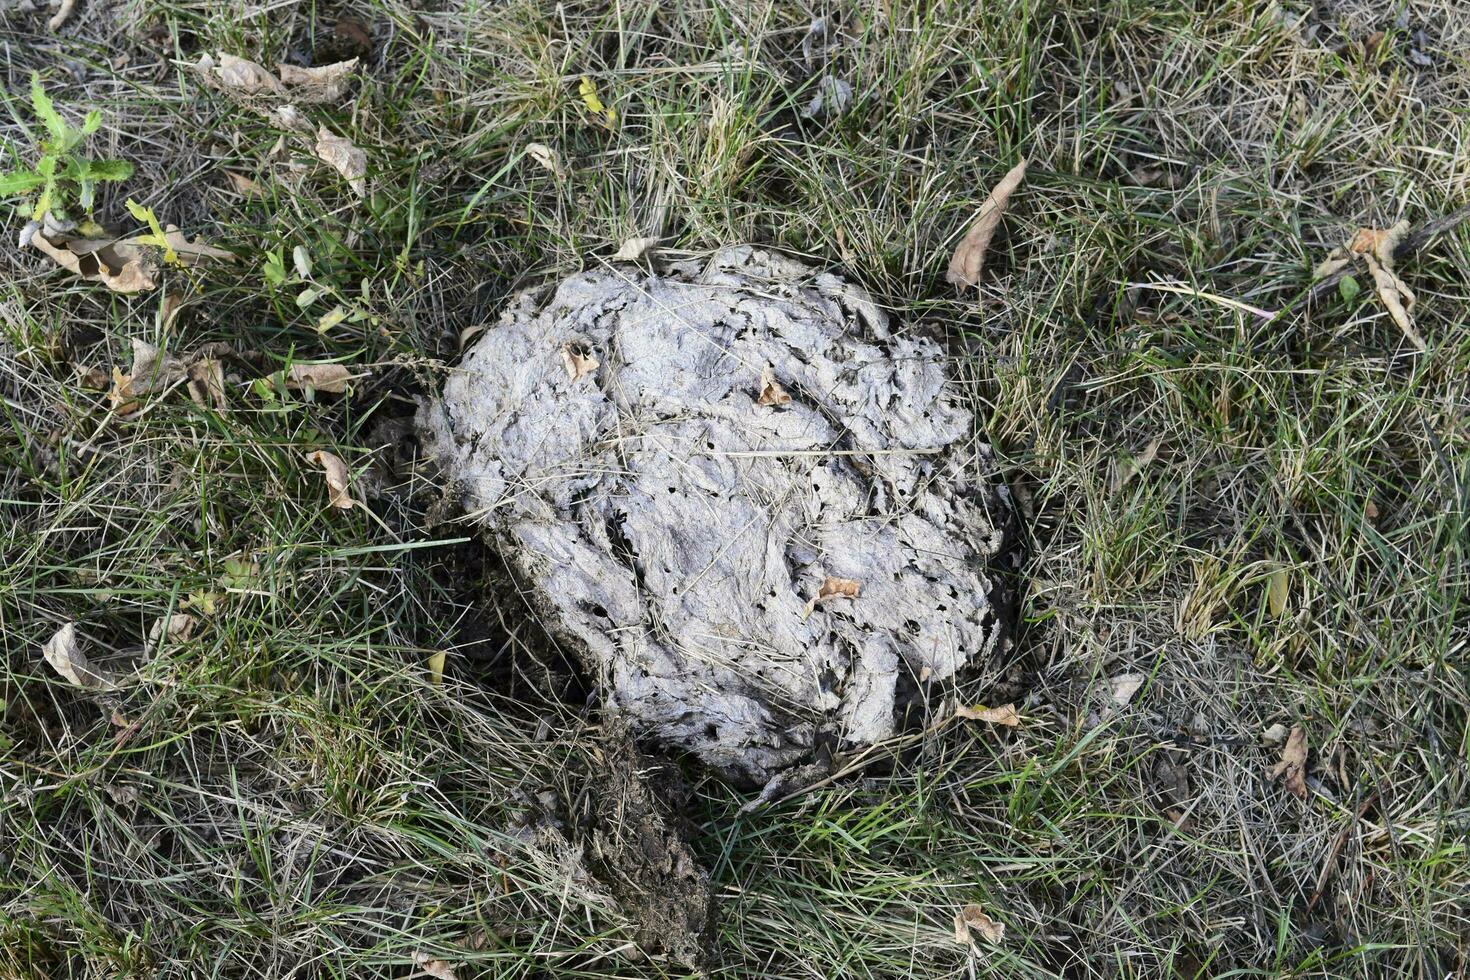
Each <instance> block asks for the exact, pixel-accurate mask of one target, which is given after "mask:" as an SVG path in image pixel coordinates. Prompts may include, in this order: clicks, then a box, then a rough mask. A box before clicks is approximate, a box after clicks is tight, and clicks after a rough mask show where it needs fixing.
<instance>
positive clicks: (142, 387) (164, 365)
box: [128, 337, 187, 395]
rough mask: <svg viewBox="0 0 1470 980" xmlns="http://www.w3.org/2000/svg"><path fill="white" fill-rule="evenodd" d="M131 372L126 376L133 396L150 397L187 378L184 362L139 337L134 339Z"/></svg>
mask: <svg viewBox="0 0 1470 980" xmlns="http://www.w3.org/2000/svg"><path fill="white" fill-rule="evenodd" d="M132 344H133V370H132V373H131V374H129V375H128V378H129V381H130V383H131V388H132V392H133V394H136V395H151V394H153V393H154V392H158V391H164V390H166V389H168V388H171V387H173V386H174V385H176V384H178V383H179V382H180V381H183V380H184V378H185V377H186V376H187V369H186V368H185V367H184V362H183V361H181V360H179V359H178V358H177V357H174V356H173V355H172V354H165V353H164V352H163V351H162V350H160V349H159V348H158V347H156V346H154V345H153V344H150V343H149V342H148V341H146V340H143V339H141V338H139V337H134V338H133V340H132Z"/></svg>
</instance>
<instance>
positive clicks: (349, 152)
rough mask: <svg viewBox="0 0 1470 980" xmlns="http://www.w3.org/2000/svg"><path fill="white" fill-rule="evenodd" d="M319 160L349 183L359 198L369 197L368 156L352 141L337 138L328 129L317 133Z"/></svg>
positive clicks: (319, 129)
mask: <svg viewBox="0 0 1470 980" xmlns="http://www.w3.org/2000/svg"><path fill="white" fill-rule="evenodd" d="M316 155H317V159H319V160H321V161H322V162H323V163H325V164H327V165H328V166H329V167H331V168H332V169H333V170H335V171H337V173H339V174H341V175H342V178H343V179H344V180H346V181H347V183H348V186H350V187H351V188H352V191H353V193H355V194H356V195H357V196H358V197H367V154H366V153H364V152H363V151H362V150H360V149H358V148H357V146H356V144H354V143H353V142H352V140H350V139H348V138H346V137H345V136H337V135H336V134H334V133H332V132H331V131H330V130H329V129H327V127H325V126H322V127H320V128H318V129H317V131H316Z"/></svg>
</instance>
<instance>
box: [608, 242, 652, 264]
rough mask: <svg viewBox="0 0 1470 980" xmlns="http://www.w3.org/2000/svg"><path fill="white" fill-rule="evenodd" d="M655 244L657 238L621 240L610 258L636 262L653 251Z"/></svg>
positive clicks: (617, 260)
mask: <svg viewBox="0 0 1470 980" xmlns="http://www.w3.org/2000/svg"><path fill="white" fill-rule="evenodd" d="M657 245H658V239H657V238H630V239H628V240H627V241H625V242H623V244H622V246H621V247H619V248H618V250H617V252H615V253H614V254H613V257H612V260H613V261H614V262H636V261H638V260H639V259H641V258H643V256H644V255H646V254H647V253H649V252H651V251H653V249H654V248H655V247H656V246H657Z"/></svg>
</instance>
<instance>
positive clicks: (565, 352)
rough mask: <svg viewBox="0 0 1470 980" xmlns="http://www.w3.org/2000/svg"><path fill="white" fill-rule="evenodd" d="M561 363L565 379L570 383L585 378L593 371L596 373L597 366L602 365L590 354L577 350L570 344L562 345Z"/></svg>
mask: <svg viewBox="0 0 1470 980" xmlns="http://www.w3.org/2000/svg"><path fill="white" fill-rule="evenodd" d="M561 362H562V366H563V367H565V368H566V370H567V378H568V379H570V380H572V381H576V380H578V379H579V378H584V377H586V376H587V375H589V374H591V373H592V372H593V371H596V370H597V366H598V365H599V364H600V363H602V362H601V361H599V360H598V359H597V358H595V357H593V356H592V355H591V354H588V353H584V352H583V351H581V350H578V349H577V347H575V346H574V345H572V344H563V345H562V348H561Z"/></svg>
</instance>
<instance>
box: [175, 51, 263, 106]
mask: <svg viewBox="0 0 1470 980" xmlns="http://www.w3.org/2000/svg"><path fill="white" fill-rule="evenodd" d="M194 70H195V71H197V72H198V73H199V74H200V76H201V77H203V79H204V81H205V84H207V85H209V86H210V87H211V88H215V89H218V90H220V91H221V92H227V93H229V94H231V95H244V96H253V95H281V94H283V92H284V91H285V90H284V89H283V88H282V86H281V82H280V79H278V78H276V76H275V75H272V74H271V73H270V72H269V71H267V70H266V69H265V68H263V67H262V66H260V65H258V64H256V63H255V62H253V61H248V60H246V59H245V58H237V57H236V56H235V55H232V54H224V53H221V54H220V56H219V60H218V61H216V60H215V59H214V58H213V57H211V56H210V55H208V54H205V55H203V56H202V57H200V59H199V63H198V64H196V65H195V66H194Z"/></svg>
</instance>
